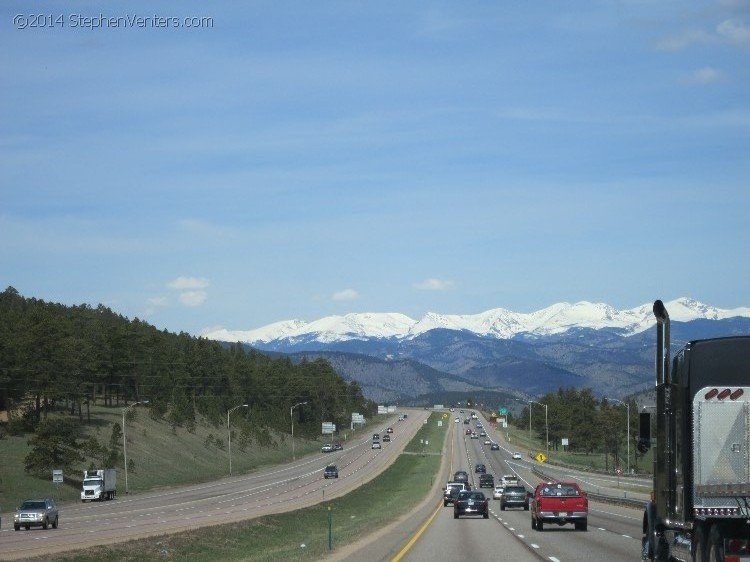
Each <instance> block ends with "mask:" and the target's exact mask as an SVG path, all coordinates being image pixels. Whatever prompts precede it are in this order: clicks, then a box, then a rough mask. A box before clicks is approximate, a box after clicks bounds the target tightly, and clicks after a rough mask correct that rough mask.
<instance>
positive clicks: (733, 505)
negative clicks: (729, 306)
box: [638, 300, 750, 562]
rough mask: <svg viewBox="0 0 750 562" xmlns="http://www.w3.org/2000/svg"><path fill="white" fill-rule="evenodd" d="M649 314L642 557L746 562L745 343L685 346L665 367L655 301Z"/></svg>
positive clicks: (748, 376) (748, 356)
mask: <svg viewBox="0 0 750 562" xmlns="http://www.w3.org/2000/svg"><path fill="white" fill-rule="evenodd" d="M653 313H654V316H655V318H656V411H655V413H654V414H653V417H654V418H655V423H653V422H654V420H653V419H652V414H651V413H650V412H644V413H641V414H640V420H639V428H640V429H639V436H638V449H639V451H640V452H642V453H645V452H646V451H648V449H649V448H650V447H652V446H653V449H654V476H653V492H652V494H651V500H650V501H649V502H647V504H646V508H645V510H644V513H643V537H642V549H641V558H642V559H643V560H657V561H670V562H671V561H681V562H688V561H690V562H705V561H709V560H710V561H711V562H738V561H750V336H732V337H721V338H711V339H703V340H695V341H690V342H688V343H687V344H686V345H685V346H684V347H683V348H682V349H680V350H679V351H678V352H677V353H676V354H675V356H674V359H670V320H669V314H668V313H667V310H666V308H665V306H664V304H663V303H662V301H660V300H657V301H656V302H654V305H653ZM652 423H653V426H654V427H655V435H654V438H655V439H654V441H653V442H652Z"/></svg>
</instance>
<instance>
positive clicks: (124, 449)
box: [122, 400, 148, 494]
mask: <svg viewBox="0 0 750 562" xmlns="http://www.w3.org/2000/svg"><path fill="white" fill-rule="evenodd" d="M138 404H148V400H143V401H142V402H133V403H132V404H131V405H130V406H125V407H124V408H123V409H122V456H123V460H124V461H125V494H127V493H128V439H127V437H126V435H125V414H126V413H127V411H128V410H130V408H133V407H135V406H137V405H138Z"/></svg>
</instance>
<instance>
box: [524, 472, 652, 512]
mask: <svg viewBox="0 0 750 562" xmlns="http://www.w3.org/2000/svg"><path fill="white" fill-rule="evenodd" d="M531 471H532V472H533V473H534V474H536V475H537V476H538V477H539V478H541V479H542V480H551V481H553V480H557V478H553V477H551V476H549V475H548V474H545V473H544V472H542V471H541V470H540V469H539V468H538V467H536V466H534V467H532V468H531ZM584 491H585V492H586V497H588V498H589V499H590V500H593V501H598V502H602V503H609V504H612V505H622V506H625V507H633V508H636V509H637V508H643V507H644V506H645V505H646V500H644V499H637V498H628V497H627V492H623V494H624V495H623V497H619V496H610V495H606V494H595V493H593V492H589V491H586V490H584Z"/></svg>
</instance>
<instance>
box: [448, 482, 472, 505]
mask: <svg viewBox="0 0 750 562" xmlns="http://www.w3.org/2000/svg"><path fill="white" fill-rule="evenodd" d="M464 490H466V491H470V490H471V486H469V484H468V483H467V482H448V483H447V484H446V485H445V491H443V507H445V506H447V505H448V504H449V503H454V502H455V501H456V497H457V496H458V493H459V492H463V491H464Z"/></svg>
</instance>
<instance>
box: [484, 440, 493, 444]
mask: <svg viewBox="0 0 750 562" xmlns="http://www.w3.org/2000/svg"><path fill="white" fill-rule="evenodd" d="M484 444H485V445H492V441H490V440H489V439H485V440H484Z"/></svg>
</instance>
